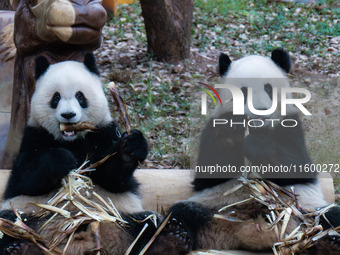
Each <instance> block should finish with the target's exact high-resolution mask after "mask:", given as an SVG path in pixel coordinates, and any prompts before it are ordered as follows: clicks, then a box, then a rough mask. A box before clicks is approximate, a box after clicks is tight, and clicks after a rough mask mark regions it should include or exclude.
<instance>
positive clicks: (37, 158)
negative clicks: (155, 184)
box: [0, 53, 177, 255]
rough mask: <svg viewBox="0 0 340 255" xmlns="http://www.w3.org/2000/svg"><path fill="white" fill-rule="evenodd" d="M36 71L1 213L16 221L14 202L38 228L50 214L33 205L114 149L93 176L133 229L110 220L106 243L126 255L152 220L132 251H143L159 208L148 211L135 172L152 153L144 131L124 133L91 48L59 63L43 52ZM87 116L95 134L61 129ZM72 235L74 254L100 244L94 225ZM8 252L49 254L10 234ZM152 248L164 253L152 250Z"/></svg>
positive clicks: (4, 243) (52, 228)
mask: <svg viewBox="0 0 340 255" xmlns="http://www.w3.org/2000/svg"><path fill="white" fill-rule="evenodd" d="M35 77H36V90H35V92H34V94H33V97H32V101H31V112H30V117H29V120H28V124H27V127H26V128H25V131H24V136H23V139H22V143H21V148H20V152H19V155H18V157H17V159H16V160H15V163H14V167H13V170H12V172H11V175H10V178H9V181H8V184H7V188H6V191H5V194H4V202H3V205H2V211H1V213H0V217H1V218H6V219H10V220H12V221H15V219H16V216H15V215H14V213H13V212H12V206H13V208H15V209H16V210H18V211H20V212H22V213H23V216H22V218H27V219H28V221H27V222H25V223H26V224H27V225H28V226H30V227H32V228H33V229H35V230H36V231H37V230H38V229H39V227H40V226H41V225H42V224H43V223H44V219H37V218H35V217H33V216H32V213H33V212H34V211H35V210H37V207H36V206H34V205H33V204H32V203H38V204H46V203H47V201H48V200H49V199H51V198H52V197H53V195H55V194H56V192H57V191H58V189H59V188H60V187H61V180H62V178H64V177H65V176H67V175H68V173H69V172H70V171H71V170H73V169H77V168H78V167H79V166H80V165H82V164H83V163H84V162H85V161H86V160H88V161H89V164H90V163H91V164H92V163H95V162H98V161H99V160H102V159H103V158H104V157H105V156H107V155H111V154H112V156H111V157H110V158H108V159H107V160H106V161H105V162H104V163H102V164H101V165H99V166H98V167H97V168H96V169H95V171H90V172H89V173H88V174H87V175H88V176H89V177H90V178H91V179H92V181H93V183H94V185H95V186H94V191H95V192H96V193H98V194H99V195H101V196H102V197H103V198H105V199H106V198H110V199H111V201H112V202H113V204H114V206H115V207H116V208H117V210H118V211H119V212H120V214H121V215H122V217H123V219H124V220H125V221H126V222H128V224H127V225H128V227H126V228H122V227H119V226H117V224H114V223H111V222H102V223H101V226H100V229H101V236H102V246H103V247H102V249H103V251H104V252H106V254H112V255H115V254H117V255H121V254H124V252H125V251H126V250H127V249H128V247H129V246H130V245H131V243H132V242H133V241H134V240H135V238H136V237H137V235H138V234H139V233H140V231H141V229H142V227H143V226H144V225H145V223H146V222H147V223H148V225H149V227H148V228H147V230H146V231H145V232H144V234H143V235H142V236H141V238H140V239H139V240H140V242H139V243H138V244H137V245H136V246H135V248H134V249H133V250H132V251H131V253H130V254H138V252H139V249H141V248H142V247H143V245H145V244H146V242H147V241H148V240H149V239H150V238H151V236H152V235H153V234H154V232H155V230H156V227H155V225H154V223H153V222H152V221H151V219H149V220H145V219H146V218H147V217H148V216H150V215H151V214H153V213H152V212H148V211H144V210H143V208H142V200H141V197H140V195H139V193H138V183H137V181H136V179H135V178H134V176H133V173H134V171H135V169H136V168H137V167H138V164H139V162H142V161H144V160H145V158H146V156H147V153H148V148H147V147H148V146H147V142H146V140H145V139H144V137H143V135H142V133H141V132H140V131H138V130H132V131H131V133H130V134H127V133H124V134H121V132H120V131H119V129H118V128H117V126H116V124H115V123H114V122H113V120H112V117H111V115H110V111H109V108H108V102H107V100H106V98H105V95H104V92H103V89H102V85H101V82H100V79H99V72H98V69H97V67H96V64H95V59H94V56H93V55H92V54H91V53H88V54H87V55H86V56H85V59H84V62H83V63H79V62H75V61H65V62H60V63H56V64H52V65H50V64H49V63H48V61H47V59H46V58H45V57H43V56H40V57H38V58H37V59H36V74H35ZM81 122H88V123H91V124H93V125H95V127H96V129H95V130H91V132H90V131H88V130H85V131H74V130H71V131H61V129H60V124H64V125H66V124H73V123H81ZM68 209H69V208H68ZM70 210H72V209H70ZM141 220H145V221H143V222H141ZM63 222H64V218H63V217H62V216H59V217H55V218H54V220H53V221H51V223H49V224H47V225H46V227H44V228H43V230H42V231H41V232H39V233H40V234H41V235H42V236H43V237H44V238H45V239H46V240H51V239H52V236H53V235H54V234H55V233H56V232H57V231H58V229H59V227H60V225H61V224H62V223H63ZM72 240H73V241H72V242H71V244H70V246H69V247H68V249H67V252H66V254H72V255H77V254H79V255H80V254H86V253H88V252H90V251H93V250H94V249H96V248H97V246H96V245H97V244H96V240H95V239H94V238H93V235H92V234H91V230H90V226H89V225H88V224H83V225H81V226H80V227H79V228H78V229H77V231H76V232H75V235H74V237H73V239H72ZM66 241H67V240H64V241H63V243H62V244H61V246H62V247H61V248H63V246H65V245H66V243H65V242H66ZM156 244H157V242H156ZM170 249H172V248H170ZM176 249H177V248H176ZM0 252H1V254H17V255H19V254H23V255H24V254H25V255H30V254H35V255H36V254H43V253H42V251H41V250H40V249H39V248H38V247H37V246H35V244H33V243H32V242H28V241H23V240H16V239H14V238H11V237H9V236H6V235H5V236H4V237H3V238H1V240H0ZM147 254H157V253H154V252H152V248H151V249H150V251H149V252H148V253H147Z"/></svg>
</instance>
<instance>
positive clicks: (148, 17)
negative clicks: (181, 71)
mask: <svg viewBox="0 0 340 255" xmlns="http://www.w3.org/2000/svg"><path fill="white" fill-rule="evenodd" d="M140 3H141V6H142V15H143V17H144V23H145V30H146V35H147V40H148V52H149V53H151V54H152V55H153V57H154V58H155V59H156V60H158V61H163V62H168V63H177V62H178V61H180V60H183V59H186V58H188V57H189V56H190V37H191V25H192V12H193V0H156V1H154V0H140Z"/></svg>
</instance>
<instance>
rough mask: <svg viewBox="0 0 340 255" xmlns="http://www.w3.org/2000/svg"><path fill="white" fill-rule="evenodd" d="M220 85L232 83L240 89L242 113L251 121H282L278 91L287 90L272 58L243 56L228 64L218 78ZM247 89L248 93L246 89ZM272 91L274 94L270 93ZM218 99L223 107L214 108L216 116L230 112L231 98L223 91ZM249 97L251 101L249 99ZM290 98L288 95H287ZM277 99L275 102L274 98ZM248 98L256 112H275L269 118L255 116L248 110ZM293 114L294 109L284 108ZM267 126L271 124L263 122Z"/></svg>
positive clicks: (279, 93) (286, 85)
mask: <svg viewBox="0 0 340 255" xmlns="http://www.w3.org/2000/svg"><path fill="white" fill-rule="evenodd" d="M221 83H223V84H232V85H234V86H236V87H238V88H240V89H241V90H242V92H243V95H244V99H245V100H244V113H245V115H247V116H248V117H249V118H251V119H281V118H282V116H281V107H280V98H281V88H288V87H290V84H289V80H288V78H287V76H286V74H285V73H284V72H283V70H282V69H280V68H279V67H278V66H277V65H276V64H275V63H274V62H273V61H272V60H271V59H269V58H266V57H261V56H248V57H243V58H241V59H239V60H237V61H234V62H232V63H231V64H230V66H229V68H228V72H226V74H225V75H223V76H222V77H221ZM249 88H250V90H249ZM273 92H274V93H273ZM220 96H221V98H222V100H223V104H224V106H223V107H219V109H216V111H215V114H219V113H221V112H226V111H231V109H232V100H231V99H232V95H231V93H230V91H229V90H227V89H222V90H221V91H220ZM250 97H251V98H250ZM287 97H288V98H289V97H291V95H287ZM275 98H276V99H277V100H274V102H273V99H275ZM249 99H252V107H253V108H255V109H256V110H262V111H264V110H269V109H272V107H274V108H275V109H276V110H275V111H274V112H273V113H271V114H268V115H256V114H254V113H253V111H252V109H250V105H249ZM287 111H288V113H292V112H293V111H294V109H290V108H288V109H287ZM264 123H265V125H266V124H270V123H271V122H264Z"/></svg>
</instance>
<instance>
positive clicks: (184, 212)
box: [169, 49, 340, 254]
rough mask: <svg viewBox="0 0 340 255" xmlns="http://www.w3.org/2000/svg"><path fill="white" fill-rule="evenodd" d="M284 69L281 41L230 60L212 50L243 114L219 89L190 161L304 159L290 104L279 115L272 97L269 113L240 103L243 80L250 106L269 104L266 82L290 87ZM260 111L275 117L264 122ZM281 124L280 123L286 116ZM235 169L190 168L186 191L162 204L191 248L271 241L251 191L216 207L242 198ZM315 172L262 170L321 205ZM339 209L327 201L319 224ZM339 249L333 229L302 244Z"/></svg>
mask: <svg viewBox="0 0 340 255" xmlns="http://www.w3.org/2000/svg"><path fill="white" fill-rule="evenodd" d="M289 69H290V59H289V55H288V54H287V53H286V52H285V51H283V50H282V49H276V50H274V51H273V52H272V57H271V59H269V58H266V57H262V56H248V57H243V58H241V59H239V60H237V61H235V62H231V61H230V59H229V57H228V56H227V55H225V54H221V55H220V58H219V72H220V75H221V81H222V83H223V84H232V85H234V86H236V87H238V88H239V89H240V90H241V91H242V92H243V95H244V98H245V100H244V115H234V114H233V112H232V111H233V110H232V107H231V106H232V103H233V102H232V100H231V94H228V93H227V91H226V89H224V90H221V91H220V93H219V95H221V99H222V102H223V103H224V104H223V105H222V106H220V105H219V106H217V107H216V108H215V110H214V112H213V113H212V117H211V118H210V119H209V120H208V122H207V124H206V126H205V128H204V129H203V131H202V134H201V140H200V146H199V155H198V161H197V165H196V167H200V168H201V169H204V167H207V166H216V165H219V166H221V167H222V166H228V165H230V166H235V167H236V169H239V170H240V169H242V167H244V166H246V165H252V166H261V165H262V166H268V165H271V166H288V167H289V166H290V165H296V166H300V165H305V164H311V160H310V157H309V155H308V153H307V149H306V146H305V140H304V134H303V128H302V124H301V121H300V119H299V117H298V113H297V111H296V109H294V108H293V107H291V106H288V107H287V115H286V116H281V112H280V110H281V109H280V101H279V100H280V99H278V103H277V106H278V107H277V109H276V110H275V111H274V112H273V113H272V114H269V115H267V116H262V115H261V116H257V115H254V114H253V113H252V112H251V111H250V110H249V106H248V100H247V96H249V95H247V91H248V90H247V88H248V87H252V96H253V98H252V99H253V101H252V102H253V106H254V108H255V109H257V110H267V109H270V108H271V106H272V102H273V99H272V97H273V90H274V88H289V87H290V84H289V81H288V78H287V76H286V73H287V72H288V71H289ZM277 91H279V90H278V89H277ZM290 96H291V95H288V96H287V97H288V98H289V97H290ZM279 98H280V97H279ZM214 119H219V120H223V121H224V120H228V124H230V122H233V123H234V125H228V124H225V125H215V127H214V126H213V125H214V122H213V120H214ZM249 119H252V120H253V121H251V123H250V124H249V125H248V129H249V130H247V124H246V123H247V121H248V120H249ZM265 119H275V120H276V121H275V122H272V121H268V122H266V121H265ZM285 120H287V121H291V122H292V123H293V125H292V123H290V127H285V126H282V125H281V123H282V121H285ZM224 123H225V122H224ZM243 123H245V125H242V124H243ZM273 123H274V124H273ZM286 124H287V125H288V122H286ZM295 124H297V125H295ZM287 125H286V126H287ZM196 169H199V168H196ZM205 169H208V168H205ZM205 174H206V173H205ZM208 175H209V173H208ZM237 177H239V175H234V174H233V173H232V172H230V173H229V175H228V173H227V174H226V175H224V177H222V178H209V176H207V175H202V173H196V176H195V180H194V182H193V185H194V191H195V194H194V196H193V197H191V198H190V199H189V200H188V201H183V202H178V203H177V204H175V205H174V206H173V207H172V208H170V210H169V213H171V219H170V221H171V222H172V223H173V224H178V225H181V226H182V227H183V228H185V229H187V231H188V232H189V234H190V237H191V240H192V242H191V247H192V249H217V250H229V249H244V250H255V251H259V250H269V249H271V247H272V246H273V243H275V242H278V241H279V240H278V238H277V235H276V234H275V231H274V230H270V229H269V228H268V226H269V224H268V222H267V220H266V218H265V215H266V214H267V213H268V209H267V208H266V207H265V206H262V205H261V204H260V203H259V202H257V201H256V200H254V199H253V200H251V199H250V200H249V201H248V202H243V203H240V204H237V205H235V206H233V207H230V209H228V210H225V211H221V212H218V211H219V209H221V208H222V207H224V206H227V205H230V204H233V203H237V202H240V201H247V199H249V198H250V196H249V192H248V190H247V189H246V188H245V187H241V188H238V189H236V188H235V187H237V186H238V185H239V184H240V182H239V181H238V180H237V179H236V178H237ZM253 177H254V176H253ZM255 177H256V176H255ZM316 177H317V176H316V175H315V173H311V172H303V173H301V174H300V175H297V174H289V173H282V174H281V175H280V173H279V174H277V175H275V176H273V175H264V176H262V178H266V179H269V180H271V181H272V182H274V183H276V184H278V185H280V186H282V187H284V188H287V189H289V190H290V187H292V186H294V188H295V192H296V193H297V194H298V195H299V196H298V198H299V204H300V205H301V206H302V208H305V209H316V208H320V207H324V206H326V205H327V203H326V201H325V200H324V198H323V194H322V191H321V187H320V184H319V182H318V179H317V178H316ZM233 189H234V190H233ZM231 191H232V192H231ZM214 214H220V216H221V217H223V219H220V218H221V217H220V218H216V217H214ZM339 215H340V209H339V207H338V206H337V207H333V208H332V209H330V210H329V211H328V212H327V213H326V217H327V219H328V222H326V221H324V220H321V223H322V224H323V227H324V229H327V228H329V227H330V225H329V224H331V225H332V227H337V226H339V225H340V217H339ZM298 225H299V222H298V221H297V220H296V221H295V220H293V219H292V220H291V221H290V223H289V224H288V226H287V233H291V232H292V231H293V230H294V229H295V228H296V227H297V226H298ZM339 251H340V238H339V237H337V236H336V235H335V236H327V237H325V238H323V239H321V241H319V242H317V244H316V245H315V247H314V248H313V250H311V251H310V252H311V254H331V252H339ZM332 254H333V253H332ZM334 254H335V253H334ZM336 254H339V253H336Z"/></svg>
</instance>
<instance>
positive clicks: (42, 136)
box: [21, 126, 56, 149]
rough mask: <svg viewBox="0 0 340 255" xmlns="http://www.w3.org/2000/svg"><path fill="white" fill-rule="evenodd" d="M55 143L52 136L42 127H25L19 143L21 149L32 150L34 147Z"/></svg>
mask: <svg viewBox="0 0 340 255" xmlns="http://www.w3.org/2000/svg"><path fill="white" fill-rule="evenodd" d="M54 143H56V141H55V140H54V138H53V136H52V135H51V134H50V133H49V132H48V131H47V130H46V129H44V128H42V127H33V126H26V128H25V130H24V136H23V138H22V142H21V148H22V149H27V148H31V149H32V148H33V147H35V146H38V147H40V146H44V145H52V144H54Z"/></svg>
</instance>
